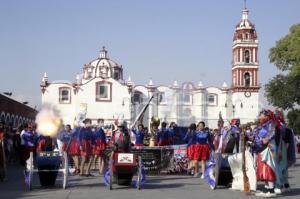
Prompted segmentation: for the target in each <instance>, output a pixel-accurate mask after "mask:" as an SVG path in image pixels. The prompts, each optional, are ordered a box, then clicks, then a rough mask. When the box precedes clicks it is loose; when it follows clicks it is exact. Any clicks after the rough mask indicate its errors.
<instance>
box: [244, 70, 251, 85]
mask: <svg viewBox="0 0 300 199" xmlns="http://www.w3.org/2000/svg"><path fill="white" fill-rule="evenodd" d="M244 81H245V86H246V87H250V73H249V72H246V73H245V74H244Z"/></svg>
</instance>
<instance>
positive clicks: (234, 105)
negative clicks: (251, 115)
mask: <svg viewBox="0 0 300 199" xmlns="http://www.w3.org/2000/svg"><path fill="white" fill-rule="evenodd" d="M238 102H241V104H240V107H241V109H242V108H243V107H244V105H243V102H242V101H241V100H240V99H238V100H236V101H235V103H234V104H232V117H233V118H234V114H235V108H236V105H237V103H238ZM227 107H228V104H227V101H226V102H225V108H227Z"/></svg>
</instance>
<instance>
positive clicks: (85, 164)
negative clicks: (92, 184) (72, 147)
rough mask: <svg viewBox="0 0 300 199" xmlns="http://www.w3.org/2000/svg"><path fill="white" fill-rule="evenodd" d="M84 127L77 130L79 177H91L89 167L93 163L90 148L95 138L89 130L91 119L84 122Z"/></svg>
mask: <svg viewBox="0 0 300 199" xmlns="http://www.w3.org/2000/svg"><path fill="white" fill-rule="evenodd" d="M83 123H84V127H83V128H81V129H80V130H79V143H80V155H81V164H80V175H81V176H87V177H88V176H92V175H91V174H90V169H91V165H92V162H93V156H92V147H93V145H95V138H94V135H93V132H92V129H91V124H92V121H91V119H85V120H84V122H83Z"/></svg>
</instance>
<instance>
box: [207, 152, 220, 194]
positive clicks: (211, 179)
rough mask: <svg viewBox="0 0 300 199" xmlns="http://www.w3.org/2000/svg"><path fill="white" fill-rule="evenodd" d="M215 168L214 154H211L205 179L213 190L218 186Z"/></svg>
mask: <svg viewBox="0 0 300 199" xmlns="http://www.w3.org/2000/svg"><path fill="white" fill-rule="evenodd" d="M215 166H216V161H215V158H214V156H213V154H211V155H210V158H209V160H208V161H207V163H206V169H205V172H204V179H205V181H206V182H207V184H208V185H209V186H210V188H211V189H215V188H216V186H217V185H216V178H215V176H214V169H215Z"/></svg>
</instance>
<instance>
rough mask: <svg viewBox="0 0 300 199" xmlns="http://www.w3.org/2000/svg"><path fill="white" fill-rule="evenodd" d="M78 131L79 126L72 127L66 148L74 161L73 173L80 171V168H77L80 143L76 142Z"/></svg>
mask: <svg viewBox="0 0 300 199" xmlns="http://www.w3.org/2000/svg"><path fill="white" fill-rule="evenodd" d="M79 131H80V127H74V129H73V130H72V135H71V141H70V146H69V147H68V149H66V151H67V153H68V155H69V156H71V157H72V160H73V161H74V166H75V172H74V174H75V175H76V174H79V173H80V168H79V165H80V162H79V160H80V159H79V155H80V144H79V142H78V139H79Z"/></svg>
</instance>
